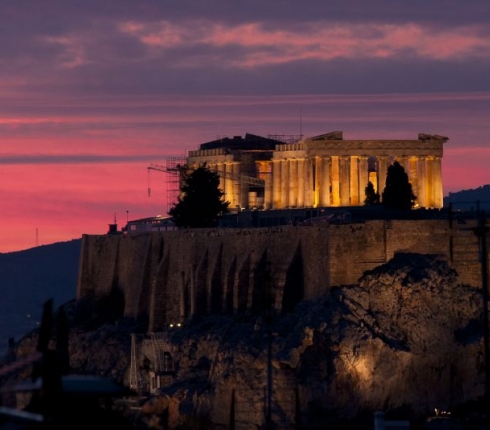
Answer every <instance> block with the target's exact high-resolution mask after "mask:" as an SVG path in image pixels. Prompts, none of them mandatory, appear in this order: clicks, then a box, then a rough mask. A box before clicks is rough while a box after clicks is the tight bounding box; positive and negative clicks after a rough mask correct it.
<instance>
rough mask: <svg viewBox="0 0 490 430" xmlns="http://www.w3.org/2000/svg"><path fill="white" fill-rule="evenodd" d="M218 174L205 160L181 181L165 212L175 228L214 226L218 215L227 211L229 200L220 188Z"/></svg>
mask: <svg viewBox="0 0 490 430" xmlns="http://www.w3.org/2000/svg"><path fill="white" fill-rule="evenodd" d="M219 178H220V177H219V174H218V173H216V172H213V171H211V170H209V169H208V167H207V166H206V163H204V164H202V165H200V166H199V167H198V168H197V169H195V170H193V171H192V172H191V173H190V174H189V175H188V176H187V177H186V179H185V180H184V181H183V183H182V186H181V189H180V191H181V197H179V199H178V202H177V203H176V204H175V205H174V206H172V208H171V209H170V210H169V212H168V214H169V215H170V216H172V217H173V219H174V222H175V225H176V226H177V227H188V228H199V227H201V228H202V227H216V226H217V224H218V218H219V216H220V215H223V214H226V213H228V211H229V210H228V206H229V204H230V202H227V201H224V198H223V197H224V195H225V193H224V192H223V191H222V190H221V189H220V188H219V181H220V179H219Z"/></svg>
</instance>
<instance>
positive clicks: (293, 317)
mask: <svg viewBox="0 0 490 430" xmlns="http://www.w3.org/2000/svg"><path fill="white" fill-rule="evenodd" d="M481 310H482V300H481V293H480V291H479V290H478V289H476V288H474V287H468V286H464V285H460V284H459V283H458V276H457V274H456V272H455V271H454V270H452V269H451V268H450V267H449V266H448V264H447V262H446V261H445V260H444V259H442V258H441V257H439V256H434V255H419V254H397V255H396V256H395V258H394V259H393V260H391V261H390V262H388V263H387V264H385V265H383V266H380V267H378V268H376V269H374V270H372V271H368V272H366V273H365V274H364V276H363V277H362V278H361V279H360V281H359V284H358V285H351V286H341V287H337V288H333V289H332V290H331V292H330V294H329V296H327V297H324V298H321V299H317V300H313V301H303V302H302V303H301V304H300V305H299V306H298V307H297V308H296V309H295V311H294V312H293V313H291V314H288V315H285V316H276V317H273V318H272V322H271V325H270V326H268V325H267V324H266V323H265V321H264V319H261V318H257V319H255V320H253V317H252V316H250V318H248V319H243V320H239V319H237V318H226V317H221V318H220V317H214V318H207V319H206V320H202V321H200V322H197V321H196V322H194V324H192V325H189V326H187V327H184V328H183V329H180V330H179V331H175V332H173V333H172V334H171V336H170V337H169V342H170V343H171V344H172V347H173V349H175V350H176V351H177V352H176V353H175V357H174V358H175V360H176V362H177V363H178V368H177V374H176V377H175V381H176V382H175V383H174V384H173V385H170V386H168V387H166V388H164V389H161V398H160V400H159V401H157V400H156V399H152V400H151V401H150V402H149V403H148V404H147V405H146V406H145V410H146V411H147V412H151V411H152V410H153V411H155V412H157V413H159V414H162V412H164V411H165V412H166V420H167V423H168V424H169V425H170V427H171V428H172V427H175V426H176V425H177V424H178V423H179V422H180V421H181V420H182V415H183V414H185V413H187V412H189V411H193V412H194V413H195V414H197V415H201V416H205V417H209V418H210V420H211V421H212V422H213V423H215V424H220V425H222V426H223V428H226V426H227V425H228V424H229V423H230V422H231V421H230V420H232V421H233V422H234V423H235V424H234V425H235V428H243V429H248V428H259V427H260V426H261V425H262V424H263V423H264V419H265V418H264V416H265V414H264V407H265V406H267V399H268V397H267V395H266V394H265V389H266V387H267V386H268V381H270V383H269V385H270V386H271V387H272V408H271V409H272V412H271V413H272V420H273V422H274V423H276V424H277V426H278V428H284V429H287V428H294V426H295V425H297V424H298V423H301V424H302V425H305V426H308V427H307V428H314V426H315V425H318V426H320V425H326V424H327V423H330V424H332V422H335V421H338V422H339V423H340V422H342V421H346V420H354V419H355V418H356V417H359V415H360V414H363V413H367V414H369V416H371V413H372V412H374V411H376V410H385V411H387V412H396V411H404V413H405V415H409V416H410V417H411V418H413V419H416V418H421V417H424V416H427V415H428V414H430V413H432V412H433V410H434V408H438V409H440V410H451V409H453V408H454V407H456V406H458V405H462V404H464V403H467V402H470V401H473V400H475V399H477V398H479V397H480V396H481V395H482V394H483V387H484V374H483V373H482V371H483V355H482V354H483V347H482V341H481V321H480V316H481ZM268 328H270V330H271V354H270V357H271V365H270V366H268V357H269V355H268V345H269V343H268ZM269 372H270V373H269ZM269 375H270V378H271V379H268V377H269ZM162 398H164V399H165V400H164V401H162ZM339 425H340V424H339ZM351 425H353V424H351Z"/></svg>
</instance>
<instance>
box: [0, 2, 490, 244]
mask: <svg viewBox="0 0 490 430" xmlns="http://www.w3.org/2000/svg"><path fill="white" fill-rule="evenodd" d="M0 41H1V43H0V91H1V93H0V94H1V96H0V172H1V182H0V201H1V210H0V252H12V251H18V250H23V249H26V248H31V247H33V246H36V245H45V244H50V243H54V242H59V241H66V240H71V239H76V238H80V237H81V236H82V235H83V234H85V233H86V234H104V233H106V232H107V230H108V224H110V223H112V222H113V221H114V217H115V216H116V221H117V223H118V225H119V227H122V226H123V225H125V223H126V220H127V219H129V220H131V219H138V218H143V217H148V216H154V215H158V214H162V215H165V214H166V211H167V209H168V208H167V201H166V189H167V187H166V181H167V174H166V173H162V172H158V171H151V173H148V169H147V167H148V165H149V164H151V163H157V164H162V163H163V162H164V160H165V158H166V157H169V156H180V155H183V154H185V153H186V152H187V151H189V150H191V149H196V148H197V147H198V145H199V144H200V143H203V142H207V141H210V140H214V139H216V138H217V137H218V136H234V135H241V136H243V135H245V133H247V132H248V133H253V134H258V135H262V136H267V135H280V134H285V135H290V134H300V133H302V134H303V135H305V136H314V135H318V134H321V133H326V132H329V131H335V130H342V131H343V132H344V139H378V138H379V139H391V138H393V139H416V138H417V134H418V133H431V134H440V135H444V136H448V137H449V141H448V142H447V143H446V144H445V149H444V158H443V183H444V195H447V194H448V193H449V192H455V191H459V190H461V189H469V188H476V187H478V186H481V185H484V184H487V183H490V177H489V176H490V175H489V173H488V172H489V168H488V164H489V161H490V149H489V148H490V146H489V143H490V2H489V1H488V0H471V2H463V1H461V0H431V1H427V0H425V1H419V0H412V1H410V2H404V1H395V0H371V1H366V0H336V1H333V0H303V1H301V2H300V1H298V0H247V1H246V2H234V1H230V0H206V1H202V0H84V1H77V0H72V1H66V0H59V1H55V0H42V1H39V0H16V1H6V0H4V1H1V2H0ZM149 186H150V187H151V189H152V193H151V195H150V196H149V195H148V187H149Z"/></svg>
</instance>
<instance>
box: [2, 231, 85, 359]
mask: <svg viewBox="0 0 490 430" xmlns="http://www.w3.org/2000/svg"><path fill="white" fill-rule="evenodd" d="M80 247H81V239H74V240H71V241H68V242H58V243H54V244H51V245H43V246H38V247H35V248H30V249H27V250H25V251H17V252H10V253H6V254H1V253H0V295H1V299H0V354H1V353H2V351H4V350H5V349H6V347H7V345H8V339H9V338H11V337H13V338H15V339H16V340H18V338H19V337H21V336H23V335H24V334H26V333H27V332H29V331H30V330H32V329H34V328H36V327H37V323H38V322H39V318H40V316H41V312H42V308H43V303H44V302H45V301H46V300H47V299H50V298H52V299H53V301H54V305H55V307H58V306H60V305H62V304H63V303H65V302H67V301H69V300H72V299H74V298H75V294H76V285H77V276H78V264H79V258H80Z"/></svg>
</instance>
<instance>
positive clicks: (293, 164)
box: [289, 159, 298, 208]
mask: <svg viewBox="0 0 490 430" xmlns="http://www.w3.org/2000/svg"><path fill="white" fill-rule="evenodd" d="M289 206H290V207H292V208H296V207H298V160H296V159H290V160H289Z"/></svg>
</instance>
